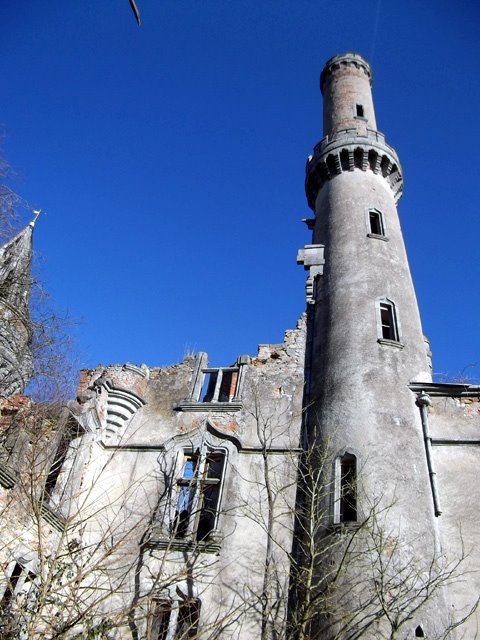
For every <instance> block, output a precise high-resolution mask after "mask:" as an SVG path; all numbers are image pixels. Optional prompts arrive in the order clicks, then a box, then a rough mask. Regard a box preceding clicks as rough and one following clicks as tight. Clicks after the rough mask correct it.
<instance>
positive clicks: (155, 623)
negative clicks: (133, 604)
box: [148, 598, 172, 640]
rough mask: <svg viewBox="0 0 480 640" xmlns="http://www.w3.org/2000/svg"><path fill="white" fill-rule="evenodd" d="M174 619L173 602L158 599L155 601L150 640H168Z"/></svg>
mask: <svg viewBox="0 0 480 640" xmlns="http://www.w3.org/2000/svg"><path fill="white" fill-rule="evenodd" d="M171 617H172V602H171V601H170V600H167V599H166V598H165V599H158V600H155V601H154V605H153V615H152V619H151V627H150V631H149V634H148V638H149V640H167V638H168V632H169V630H170V619H171Z"/></svg>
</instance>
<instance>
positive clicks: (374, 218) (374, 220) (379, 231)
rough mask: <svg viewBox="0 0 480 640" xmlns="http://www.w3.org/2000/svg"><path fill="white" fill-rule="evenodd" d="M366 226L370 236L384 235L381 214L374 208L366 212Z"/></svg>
mask: <svg viewBox="0 0 480 640" xmlns="http://www.w3.org/2000/svg"><path fill="white" fill-rule="evenodd" d="M368 226H369V234H370V235H372V236H380V237H382V238H384V237H385V225H384V222H383V215H382V213H381V212H380V211H377V210H376V209H370V211H369V212H368Z"/></svg>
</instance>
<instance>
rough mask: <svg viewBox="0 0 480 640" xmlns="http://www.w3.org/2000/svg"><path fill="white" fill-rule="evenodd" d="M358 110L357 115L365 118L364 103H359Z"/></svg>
mask: <svg viewBox="0 0 480 640" xmlns="http://www.w3.org/2000/svg"><path fill="white" fill-rule="evenodd" d="M356 111H357V117H358V118H364V117H365V114H364V110H363V105H362V104H357V105H356Z"/></svg>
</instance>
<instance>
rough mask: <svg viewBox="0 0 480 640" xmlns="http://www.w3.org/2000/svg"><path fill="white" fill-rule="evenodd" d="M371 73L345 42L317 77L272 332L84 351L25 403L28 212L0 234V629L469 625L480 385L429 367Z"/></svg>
mask: <svg viewBox="0 0 480 640" xmlns="http://www.w3.org/2000/svg"><path fill="white" fill-rule="evenodd" d="M371 85H372V73H371V69H370V66H369V64H368V63H367V62H366V61H365V60H364V59H363V58H362V57H361V56H360V55H358V54H356V53H346V54H343V55H338V56H335V57H333V58H331V59H330V60H329V61H328V62H327V63H326V65H325V68H324V70H323V71H322V74H321V77H320V86H321V92H322V94H323V98H324V122H323V127H324V131H323V135H324V137H323V139H322V140H321V141H320V142H319V143H318V144H317V145H316V146H315V148H314V151H313V154H312V155H311V156H309V158H308V161H307V166H306V194H307V201H308V204H309V206H310V207H311V209H312V211H313V213H314V217H312V219H310V220H307V221H306V222H307V226H308V229H309V230H311V231H312V239H311V244H306V245H305V247H304V248H302V249H301V250H300V251H299V253H298V258H297V261H298V263H299V264H301V265H303V267H304V268H305V270H306V271H307V281H306V310H305V313H303V314H302V315H301V316H300V319H299V321H298V324H297V326H296V327H295V328H294V329H290V330H288V331H286V332H285V338H284V341H283V343H281V344H273V345H272V344H261V345H260V346H259V348H258V353H257V354H256V355H240V356H238V358H237V359H236V361H235V362H233V363H230V364H226V365H225V366H224V367H220V368H218V367H215V368H212V367H210V366H209V362H208V355H207V354H206V353H198V354H196V355H194V356H189V357H186V358H185V359H184V361H183V362H181V363H179V364H175V365H172V366H169V367H162V368H158V367H147V366H146V365H141V366H134V365H132V364H124V365H113V366H99V367H97V368H96V369H94V370H84V371H82V372H81V380H80V385H79V388H78V392H77V397H76V399H75V400H72V401H71V402H69V403H68V405H67V406H65V407H45V406H36V405H35V404H34V403H32V402H31V401H30V400H29V399H28V398H27V397H25V396H23V395H21V394H22V393H23V390H24V384H25V381H26V378H27V377H28V373H29V371H30V368H31V358H30V353H29V344H30V342H29V341H30V337H29V336H30V334H29V324H28V305H27V304H26V301H28V294H29V288H28V284H27V283H28V282H29V278H30V253H29V249H28V247H29V246H30V245H29V242H30V240H31V227H28V228H27V230H25V231H24V232H22V234H20V235H19V236H17V237H16V238H15V239H14V240H12V241H11V242H10V243H9V244H8V245H6V246H5V247H4V248H3V249H2V253H1V254H0V258H1V260H2V264H1V265H0V275H1V274H5V276H4V277H3V280H2V282H4V283H7V284H8V291H7V289H6V292H7V294H8V295H6V294H5V295H4V294H1V292H0V294H1V295H0V303H1V304H2V309H3V311H2V316H1V318H0V320H1V322H0V337H1V336H6V338H5V340H4V342H5V344H4V346H3V347H1V345H0V347H1V349H2V350H1V351H0V356H1V358H2V362H1V363H0V372H1V371H6V370H7V369H8V375H5V376H4V380H5V383H4V384H3V386H2V387H1V388H0V391H1V394H2V399H1V401H0V408H1V416H0V509H1V520H0V532H1V539H2V544H1V545H0V563H1V567H2V572H1V574H0V627H1V629H2V633H3V636H2V637H5V638H7V637H12V638H14V637H19V638H45V639H53V638H115V639H117V638H118V639H120V638H121V639H123V638H125V639H130V638H131V639H133V640H138V639H140V638H148V639H150V640H186V638H202V639H212V640H213V639H214V638H221V639H226V640H229V639H232V640H233V639H241V640H258V639H260V640H281V639H284V640H287V638H288V640H329V639H334V638H338V639H344V640H353V639H356V638H366V639H371V638H378V639H393V638H398V639H401V640H406V639H408V638H419V637H420V638H430V639H433V638H435V639H440V638H447V637H449V638H467V639H473V638H475V637H476V634H477V630H478V624H479V615H478V613H477V610H476V608H477V603H478V597H479V592H480V575H479V570H480V554H479V552H478V550H477V548H476V547H477V545H476V537H477V530H478V522H477V517H476V516H477V514H476V509H477V505H478V504H479V498H480V488H479V483H478V481H477V478H478V468H479V462H480V458H479V456H480V446H479V445H480V385H472V384H467V383H465V384H446V383H437V382H434V381H432V366H431V353H430V349H429V344H428V341H427V340H426V338H425V337H424V335H423V332H422V327H421V321H420V316H419V311H418V305H417V301H416V297H415V291H414V287H413V283H412V278H411V274H410V269H409V265H408V260H407V256H406V251H405V246H404V242H403V236H402V231H401V227H400V222H399V216H398V212H397V203H398V200H399V199H400V197H401V195H402V189H403V173H402V167H401V164H400V160H399V158H398V156H397V153H396V151H395V150H394V149H393V148H392V147H390V146H389V145H388V143H387V142H386V140H385V136H384V134H383V133H381V132H380V131H378V130H377V125H376V120H375V110H374V103H373V98H372V89H371ZM12 265H13V266H12ZM14 267H15V268H14ZM10 274H13V275H12V276H11V277H10ZM12 279H13V280H12ZM13 281H15V282H14V283H13V284H12V282H13ZM5 287H6V285H5V284H3V285H2V289H5ZM9 292H15V298H16V299H17V300H21V301H22V302H21V304H20V303H16V304H13V303H11V301H10V298H9V297H8V296H9V295H10V293H9ZM12 295H13V294H12ZM13 308H15V309H13ZM14 311H15V319H16V320H15V323H14V324H12V323H11V317H13V315H12V314H13V313H14ZM12 327H13V329H14V330H15V331H13V330H12ZM15 332H16V333H15ZM15 335H18V340H17V339H13V338H12V336H15ZM2 344H3V343H2ZM12 345H13V346H12ZM17 345H20V346H19V348H18V349H17ZM20 347H21V348H20ZM22 354H23V355H22Z"/></svg>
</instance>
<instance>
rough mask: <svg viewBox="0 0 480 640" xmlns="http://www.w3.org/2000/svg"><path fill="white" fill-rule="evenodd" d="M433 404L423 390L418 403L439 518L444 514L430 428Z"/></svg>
mask: <svg viewBox="0 0 480 640" xmlns="http://www.w3.org/2000/svg"><path fill="white" fill-rule="evenodd" d="M431 404H432V400H431V399H430V396H429V395H428V394H427V393H425V391H422V392H421V393H420V394H419V395H418V397H417V405H418V406H419V407H420V416H421V419H422V429H423V440H424V442H425V453H426V456H427V467H428V473H429V475H430V486H431V488H432V497H433V507H434V510H435V516H436V517H437V518H438V516H441V515H442V508H441V506H440V497H439V495H438V487H437V474H436V473H435V468H434V466H433V457H432V439H431V437H430V433H429V430H428V407H429V406H431Z"/></svg>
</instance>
